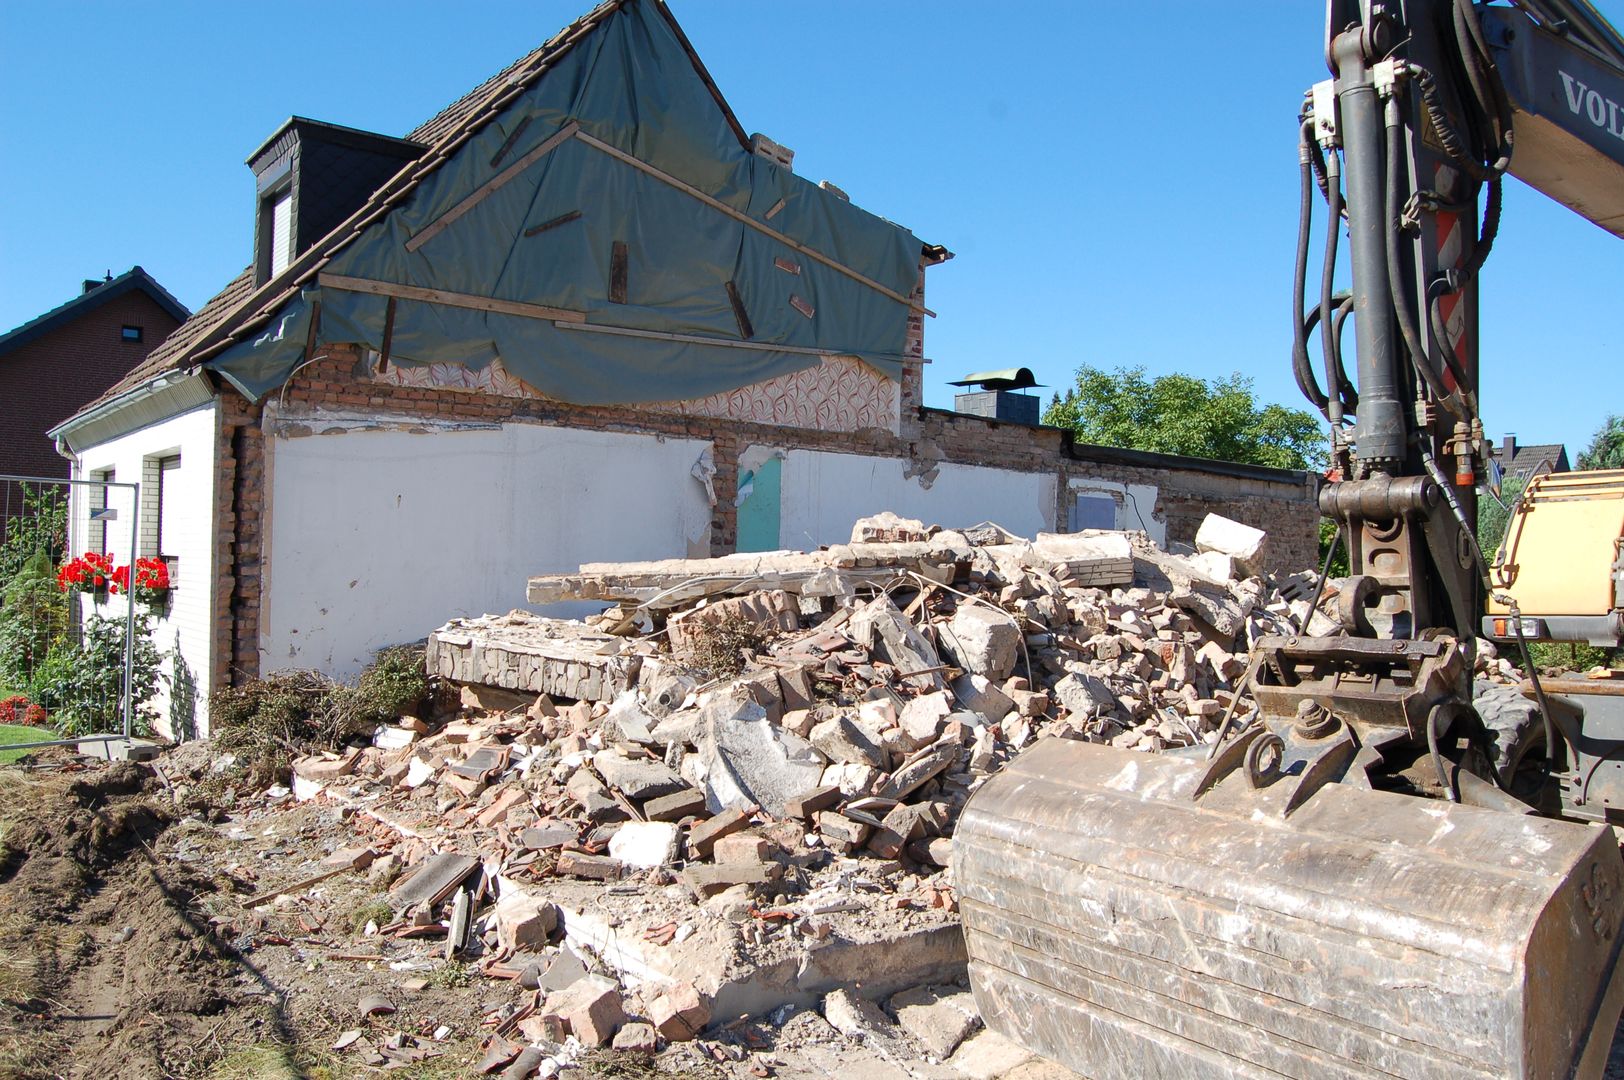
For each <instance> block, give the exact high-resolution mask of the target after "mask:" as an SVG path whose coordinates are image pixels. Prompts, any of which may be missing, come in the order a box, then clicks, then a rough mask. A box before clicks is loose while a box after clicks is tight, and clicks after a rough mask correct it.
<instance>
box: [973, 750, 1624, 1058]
mask: <svg viewBox="0 0 1624 1080" xmlns="http://www.w3.org/2000/svg"><path fill="white" fill-rule="evenodd" d="M1204 776H1205V777H1206V781H1205V782H1203V777H1204ZM1285 787H1286V786H1285V785H1277V786H1276V787H1275V788H1271V787H1264V788H1261V789H1260V788H1259V787H1258V786H1257V784H1256V781H1255V778H1254V779H1253V780H1252V781H1250V782H1249V780H1248V777H1247V775H1246V772H1245V770H1236V771H1233V772H1230V773H1229V774H1227V775H1225V776H1223V777H1222V778H1221V779H1219V780H1218V781H1217V782H1216V783H1214V782H1213V781H1212V777H1211V774H1210V770H1209V768H1208V766H1207V764H1206V762H1204V761H1202V760H1200V759H1194V760H1192V759H1189V758H1181V757H1178V756H1173V755H1147V754H1141V753H1136V752H1132V751H1126V750H1118V749H1115V748H1112V747H1108V746H1098V745H1093V744H1088V743H1082V742H1077V741H1073V740H1067V739H1047V740H1044V741H1042V742H1040V743H1039V744H1037V745H1036V746H1033V747H1032V748H1031V749H1029V750H1027V751H1026V752H1025V753H1023V754H1022V755H1021V756H1020V757H1019V758H1017V759H1016V760H1015V761H1014V762H1012V763H1011V765H1010V766H1009V767H1008V768H1006V769H1005V770H1003V771H1002V772H1000V773H999V774H997V775H996V776H994V777H992V778H991V779H990V780H989V781H988V782H987V783H986V784H985V785H984V786H983V787H982V788H981V789H980V790H979V791H977V792H976V794H975V795H974V797H973V798H972V799H971V800H970V803H969V805H968V806H967V808H966V810H965V813H964V815H963V817H962V818H961V819H960V822H959V825H958V829H957V832H956V834H955V837H954V855H953V863H954V873H955V875H956V879H957V886H958V890H959V902H960V909H961V911H962V913H963V917H964V930H965V937H966V942H967V945H968V951H969V957H970V977H971V983H972V986H973V988H974V992H975V997H976V1002H977V1004H978V1005H979V1006H980V1009H981V1014H982V1016H983V1018H984V1019H985V1020H986V1022H987V1024H988V1026H989V1027H991V1028H993V1029H994V1030H996V1031H999V1032H1001V1033H1003V1034H1005V1035H1007V1036H1009V1037H1011V1038H1014V1039H1015V1040H1017V1041H1018V1042H1020V1043H1022V1044H1023V1045H1025V1046H1027V1047H1029V1048H1031V1049H1033V1050H1036V1051H1038V1052H1039V1053H1042V1054H1044V1055H1045V1056H1047V1057H1050V1058H1052V1059H1054V1060H1056V1061H1059V1062H1061V1063H1062V1064H1064V1065H1067V1066H1069V1067H1070V1068H1072V1069H1075V1070H1077V1071H1078V1072H1080V1073H1082V1074H1083V1075H1084V1076H1087V1077H1090V1078H1091V1080H1115V1078H1120V1080H1142V1078H1147V1077H1198V1076H1214V1077H1218V1076H1222V1077H1230V1076H1235V1077H1282V1076H1288V1077H1304V1078H1313V1080H1327V1078H1331V1077H1405V1078H1408V1080H1421V1078H1431V1077H1439V1078H1442V1077H1448V1078H1451V1080H1460V1078H1467V1077H1527V1078H1535V1077H1538V1078H1556V1077H1568V1076H1573V1075H1575V1074H1578V1075H1597V1076H1599V1075H1600V1071H1601V1062H1602V1061H1603V1060H1604V1059H1605V1057H1606V1053H1607V1049H1608V1045H1609V1044H1610V1042H1611V1036H1612V1031H1613V1025H1614V1023H1616V1021H1617V1018H1618V1015H1619V1010H1620V1004H1621V1002H1620V992H1621V990H1624V984H1615V982H1614V979H1613V973H1614V971H1615V969H1616V966H1617V965H1616V961H1617V958H1618V952H1619V946H1620V939H1621V935H1620V912H1621V906H1624V905H1621V899H1624V898H1621V887H1624V862H1621V860H1620V857H1619V851H1618V845H1617V842H1616V841H1615V840H1614V837H1613V834H1612V832H1611V830H1608V829H1603V828H1597V827H1593V826H1585V825H1577V824H1574V823H1571V822H1563V821H1556V820H1548V819H1542V818H1537V817H1531V816H1522V815H1517V814H1510V813H1505V812H1503V811H1494V810H1485V809H1481V808H1477V807H1472V806H1465V805H1460V804H1454V803H1447V802H1442V801H1434V800H1426V799H1420V798H1416V797H1413V796H1408V795H1402V794H1397V793H1393V792H1387V791H1378V790H1371V789H1369V788H1363V787H1358V786H1355V785H1354V784H1348V783H1330V784H1327V785H1325V786H1323V787H1320V788H1318V790H1315V791H1314V792H1313V793H1312V794H1311V795H1310V796H1309V797H1307V798H1306V800H1302V801H1297V800H1294V799H1292V798H1291V796H1289V795H1283V794H1282V793H1281V790H1276V788H1285Z"/></svg>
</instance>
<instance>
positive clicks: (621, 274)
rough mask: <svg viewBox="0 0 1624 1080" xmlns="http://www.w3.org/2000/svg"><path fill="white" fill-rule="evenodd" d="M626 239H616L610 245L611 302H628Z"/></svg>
mask: <svg viewBox="0 0 1624 1080" xmlns="http://www.w3.org/2000/svg"><path fill="white" fill-rule="evenodd" d="M626 258H627V255H626V241H624V240H616V241H615V242H614V243H613V244H611V245H610V247H609V302H610V303H611V304H624V303H625V302H626Z"/></svg>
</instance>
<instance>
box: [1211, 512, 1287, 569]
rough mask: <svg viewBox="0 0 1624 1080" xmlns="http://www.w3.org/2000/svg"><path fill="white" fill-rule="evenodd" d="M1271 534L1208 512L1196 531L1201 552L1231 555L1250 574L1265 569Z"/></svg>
mask: <svg viewBox="0 0 1624 1080" xmlns="http://www.w3.org/2000/svg"><path fill="white" fill-rule="evenodd" d="M1268 539H1269V534H1268V533H1266V532H1264V531H1263V530H1262V529H1255V528H1253V527H1252V526H1250V525H1243V524H1241V523H1240V522H1238V521H1235V520H1233V519H1232V518H1226V517H1224V516H1223V515H1221V514H1208V515H1207V516H1206V517H1205V518H1202V519H1201V527H1200V528H1199V529H1197V530H1196V532H1195V549H1196V551H1198V552H1215V553H1217V554H1219V555H1227V556H1228V557H1229V558H1231V559H1233V560H1234V562H1235V565H1236V566H1237V567H1239V568H1240V570H1241V571H1242V572H1243V573H1246V574H1259V573H1262V572H1263V558H1264V546H1265V544H1266V543H1267V542H1268Z"/></svg>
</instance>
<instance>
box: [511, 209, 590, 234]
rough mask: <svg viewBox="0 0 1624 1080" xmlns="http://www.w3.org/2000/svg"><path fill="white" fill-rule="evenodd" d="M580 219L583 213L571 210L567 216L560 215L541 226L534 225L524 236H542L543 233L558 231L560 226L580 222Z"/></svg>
mask: <svg viewBox="0 0 1624 1080" xmlns="http://www.w3.org/2000/svg"><path fill="white" fill-rule="evenodd" d="M580 219H581V212H580V211H579V210H571V211H570V212H569V213H567V214H559V215H558V216H557V217H555V218H552V219H551V220H548V221H543V222H542V223H541V224H540V225H532V226H531V227H530V228H528V229H526V230H525V231H524V235H525V236H527V237H530V236H540V235H541V234H542V233H544V232H548V231H550V230H552V229H556V228H558V227H559V226H560V225H568V224H569V223H570V222H572V221H579V220H580Z"/></svg>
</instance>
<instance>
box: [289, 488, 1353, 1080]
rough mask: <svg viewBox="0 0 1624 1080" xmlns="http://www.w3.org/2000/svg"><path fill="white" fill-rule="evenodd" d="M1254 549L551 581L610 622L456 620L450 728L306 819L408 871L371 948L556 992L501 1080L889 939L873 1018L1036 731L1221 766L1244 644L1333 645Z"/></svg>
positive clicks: (778, 990)
mask: <svg viewBox="0 0 1624 1080" xmlns="http://www.w3.org/2000/svg"><path fill="white" fill-rule="evenodd" d="M1264 543H1265V537H1264V534H1263V533H1262V532H1260V531H1258V530H1255V529H1250V528H1248V527H1246V526H1244V525H1240V524H1239V523H1236V522H1229V521H1226V520H1224V519H1221V518H1216V517H1214V518H1210V519H1209V520H1208V522H1207V524H1206V525H1204V526H1203V528H1202V531H1201V535H1200V537H1199V542H1198V547H1199V550H1198V551H1196V552H1193V553H1188V554H1174V553H1169V552H1165V551H1162V550H1159V549H1158V548H1157V547H1155V546H1154V545H1152V544H1151V543H1150V542H1149V541H1148V540H1147V539H1146V538H1145V537H1143V536H1142V535H1138V534H1127V533H1115V532H1085V533H1080V534H1066V535H1060V534H1042V535H1039V536H1038V537H1037V538H1036V539H1034V540H1032V541H1026V540H1023V539H1021V538H1018V537H1014V536H1012V535H1010V534H1008V533H1007V532H1005V531H1004V530H1002V529H999V528H997V527H996V526H990V525H988V526H982V527H977V528H974V529H967V530H941V529H937V528H934V527H927V526H925V525H924V524H923V523H921V522H918V521H910V520H906V519H901V518H897V517H895V516H894V515H889V514H886V515H880V516H878V517H875V518H869V519H864V520H863V521H860V522H859V523H858V524H857V526H856V528H855V529H854V533H853V540H852V543H851V544H849V545H840V546H838V547H834V548H830V549H827V550H824V551H819V552H813V553H804V554H803V553H786V552H780V553H771V554H766V555H740V556H732V557H728V558H723V559H707V560H673V561H667V562H660V563H643V564H594V565H588V566H584V567H582V568H581V570H580V572H579V573H577V574H570V575H557V576H551V577H546V578H537V579H533V580H532V582H531V586H530V598H531V600H532V601H535V602H538V603H545V602H554V601H559V600H583V599H591V600H597V601H602V602H608V603H609V604H610V605H611V606H610V607H609V608H608V610H606V611H604V612H603V613H602V614H601V615H598V616H595V617H593V618H591V619H588V620H586V621H584V622H581V621H565V620H552V619H544V618H541V617H539V616H535V615H531V614H529V613H526V612H522V611H520V612H514V613H512V614H509V615H504V616H485V617H484V618H481V619H463V620H455V621H453V622H452V623H449V624H447V625H446V626H445V627H442V628H441V629H440V630H439V631H437V632H436V633H435V634H434V635H432V636H431V637H430V640H429V649H428V665H429V671H430V674H431V675H437V676H440V677H441V678H442V679H445V680H448V681H450V682H452V683H461V684H462V685H461V687H460V691H459V693H460V697H458V698H457V700H456V702H455V703H454V704H453V706H452V707H450V708H448V709H447V710H445V711H444V712H443V713H442V714H437V715H435V716H432V717H427V718H419V717H406V718H404V719H402V720H401V721H400V723H399V724H398V725H395V726H391V727H386V728H383V729H380V730H379V731H378V732H377V734H376V735H375V737H374V739H373V745H371V746H365V747H352V748H350V749H349V750H347V751H346V752H344V753H342V754H324V755H317V756H312V757H306V758H303V759H300V760H299V761H297V762H296V763H295V766H294V794H295V795H297V796H298V797H299V798H301V799H308V798H314V797H320V798H324V799H331V800H334V801H337V802H339V803H340V804H341V805H342V806H344V807H345V815H346V820H347V821H349V822H350V823H351V826H352V828H353V829H354V831H355V833H356V834H357V838H356V844H357V845H358V846H357V847H355V848H353V849H346V850H344V851H340V852H336V853H335V854H334V856H333V858H335V859H336V860H337V861H338V864H339V865H340V866H341V867H342V866H344V865H350V866H354V865H355V861H356V860H365V862H366V863H367V864H369V865H368V872H369V873H371V874H372V875H373V876H374V877H375V878H376V879H379V880H388V879H390V878H391V877H394V876H395V875H396V874H397V873H398V874H399V877H398V880H396V881H395V883H394V885H393V887H392V889H391V891H390V893H389V898H390V904H391V905H392V906H393V909H394V910H393V918H392V919H391V920H390V921H389V922H388V923H387V925H383V926H380V927H378V928H377V930H378V937H379V938H380V940H381V941H386V942H404V941H418V940H419V939H423V938H432V939H433V940H434V941H435V942H436V943H437V945H438V944H439V943H441V942H442V941H443V951H444V955H445V956H446V957H448V958H450V957H456V958H460V959H462V960H464V961H466V962H468V963H469V964H471V965H472V966H473V970H476V971H478V972H479V973H481V974H483V975H485V976H488V977H492V978H503V979H512V980H515V981H517V982H518V983H519V985H520V986H521V987H523V988H524V989H526V990H528V991H534V993H533V994H531V995H529V996H528V998H527V999H525V1000H524V1002H523V1003H522V1004H520V1005H509V1006H504V1007H503V1009H502V1010H499V1011H498V1012H497V1013H495V1014H493V1015H492V1017H491V1018H490V1026H491V1027H492V1030H493V1037H492V1039H491V1040H490V1042H489V1044H488V1046H489V1057H488V1060H487V1061H485V1062H483V1063H482V1064H481V1068H482V1070H483V1071H485V1072H499V1071H502V1070H506V1071H505V1072H503V1073H502V1074H503V1075H515V1076H523V1075H529V1074H530V1072H533V1071H537V1070H539V1071H541V1072H542V1074H543V1075H546V1074H547V1069H548V1068H553V1069H555V1070H556V1068H557V1067H559V1065H560V1063H561V1062H563V1061H564V1060H566V1057H565V1056H560V1055H567V1053H568V1048H570V1047H579V1046H614V1047H619V1048H627V1049H634V1050H645V1049H646V1050H652V1049H653V1048H655V1047H656V1046H657V1045H659V1044H660V1043H662V1042H664V1043H675V1042H683V1041H686V1040H691V1039H694V1038H695V1037H696V1036H699V1035H700V1034H701V1033H703V1032H705V1031H706V1030H707V1027H708V1026H713V1025H716V1024H718V1023H722V1022H728V1021H733V1020H736V1019H737V1018H739V1017H741V1016H743V1015H759V1014H761V1013H762V1012H765V1011H768V1010H771V1009H773V1008H777V1007H782V1006H784V1005H785V1004H786V1003H794V1004H797V1005H799V1006H801V1007H805V1006H806V1005H808V1004H811V1003H813V1002H815V1001H816V1000H817V997H818V996H819V995H821V994H822V993H823V992H825V991H829V990H833V989H835V988H837V987H838V986H840V985H842V984H844V983H849V982H851V981H854V980H857V979H858V978H859V977H858V976H854V975H853V974H852V973H851V972H850V971H849V970H848V969H842V968H840V965H839V964H838V963H835V962H834V961H833V960H830V961H829V962H828V963H827V964H826V967H827V968H828V977H827V979H826V980H825V982H824V983H823V984H822V985H819V983H818V969H817V964H816V963H815V962H813V961H809V960H808V959H807V957H808V956H812V957H814V958H815V957H816V956H817V955H819V952H818V951H819V950H822V949H827V950H829V951H828V953H827V955H828V956H829V957H834V956H836V955H838V949H837V948H836V947H837V946H840V945H841V944H842V943H851V942H865V941H868V942H873V941H882V942H885V943H887V945H886V951H885V952H883V953H881V954H880V955H877V956H876V957H875V958H874V959H873V961H872V964H871V966H872V967H873V969H874V970H873V971H871V972H865V973H863V974H862V975H861V976H860V979H861V981H865V982H867V983H869V984H870V985H869V987H868V989H869V991H870V992H871V993H894V992H897V991H905V990H907V989H908V988H909V987H912V986H914V985H916V984H919V985H924V984H929V983H930V982H932V981H935V982H940V981H942V978H943V975H944V971H943V970H942V965H941V963H940V962H941V961H942V960H943V959H945V960H946V961H948V962H949V963H948V965H947V969H946V972H947V977H949V978H951V977H952V975H951V962H953V961H958V962H962V943H961V942H959V941H958V938H957V934H956V928H955V927H954V925H953V924H954V920H955V916H954V911H955V899H954V892H953V885H952V875H951V870H950V869H949V863H950V859H949V854H950V850H951V843H950V838H951V836H952V832H953V826H954V822H955V820H956V819H957V817H958V815H959V812H960V811H961V810H962V808H963V807H964V805H965V802H966V801H967V800H968V798H969V797H970V794H971V792H973V791H974V790H975V788H976V787H977V786H978V785H979V784H980V783H981V782H982V780H983V779H984V778H985V777H986V776H987V775H989V774H990V773H992V772H994V771H996V770H997V769H998V768H1000V767H1001V766H1002V765H1003V764H1004V763H1005V762H1007V761H1008V760H1009V759H1010V758H1011V757H1012V756H1014V755H1016V754H1019V753H1020V752H1021V750H1022V749H1023V748H1024V747H1026V746H1028V745H1030V744H1031V743H1032V742H1034V741H1035V740H1037V739H1040V738H1046V737H1059V738H1070V739H1081V740H1088V741H1093V742H1109V743H1112V744H1114V745H1117V746H1121V747H1131V748H1134V749H1138V750H1144V751H1160V750H1176V749H1177V748H1180V747H1192V746H1196V745H1201V744H1205V743H1208V742H1211V741H1213V740H1215V739H1216V738H1217V729H1218V726H1219V724H1220V722H1221V720H1222V718H1223V715H1224V714H1225V712H1226V710H1228V709H1230V707H1231V706H1232V704H1235V702H1234V696H1235V694H1236V691H1237V683H1238V681H1239V680H1240V679H1241V677H1242V675H1243V673H1244V672H1245V669H1246V653H1247V650H1248V649H1249V647H1250V645H1251V643H1252V641H1253V640H1254V639H1255V638H1257V637H1258V636H1260V635H1264V634H1273V633H1294V632H1298V629H1299V628H1303V627H1306V629H1307V632H1309V633H1315V632H1326V631H1327V630H1328V629H1330V623H1329V620H1328V619H1326V617H1325V616H1324V615H1323V614H1321V613H1320V612H1318V611H1312V610H1311V609H1310V604H1309V596H1310V594H1311V593H1312V591H1313V589H1314V585H1315V580H1314V574H1313V573H1312V572H1305V573H1299V574H1294V575H1291V576H1287V577H1282V578H1277V579H1271V578H1269V577H1266V576H1263V575H1262V574H1261V573H1260V572H1259V571H1260V568H1261V565H1262V548H1263V545H1264ZM1334 594H1335V590H1334V588H1332V589H1330V590H1327V599H1326V602H1329V600H1330V599H1331V598H1332V597H1334ZM730 660H731V662H729V661H730ZM719 667H720V668H731V669H733V670H732V671H730V672H728V673H727V674H725V675H718V674H717V669H718V668H719ZM301 884H302V883H301ZM936 929H944V930H945V931H947V935H950V936H944V937H943V940H944V941H945V940H950V941H951V942H952V944H951V945H950V946H942V945H941V943H940V942H936V943H935V944H931V945H929V946H926V945H921V944H918V943H917V942H916V951H918V952H919V954H920V956H921V959H920V961H919V963H920V964H921V965H924V966H925V967H929V965H931V964H935V965H936V967H935V968H932V969H931V970H924V968H923V967H921V968H920V969H919V970H914V969H910V967H909V962H908V960H907V959H906V957H907V956H908V955H912V954H909V953H908V952H907V950H905V949H902V948H901V947H900V946H897V945H896V944H895V942H896V941H897V940H898V939H900V938H901V937H906V936H908V935H916V934H921V933H923V934H927V935H928V933H929V932H930V931H933V930H936ZM944 947H946V948H948V949H949V953H952V950H958V951H957V953H956V954H950V955H945V957H944V955H942V954H941V949H942V948H944ZM932 949H935V950H936V952H932V951H931V950H932ZM888 967H894V968H895V970H894V971H888V970H887V969H888ZM888 974H892V975H894V976H895V977H896V979H897V980H898V981H897V982H896V983H895V984H893V985H891V986H890V987H889V988H886V987H885V985H884V984H885V979H886V976H887V975H888ZM809 995H810V996H809ZM549 1062H550V1063H551V1064H550V1065H549V1064H548V1063H549ZM521 1066H522V1067H523V1069H527V1070H530V1072H527V1071H517V1072H515V1071H514V1070H515V1069H520V1068H521Z"/></svg>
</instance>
